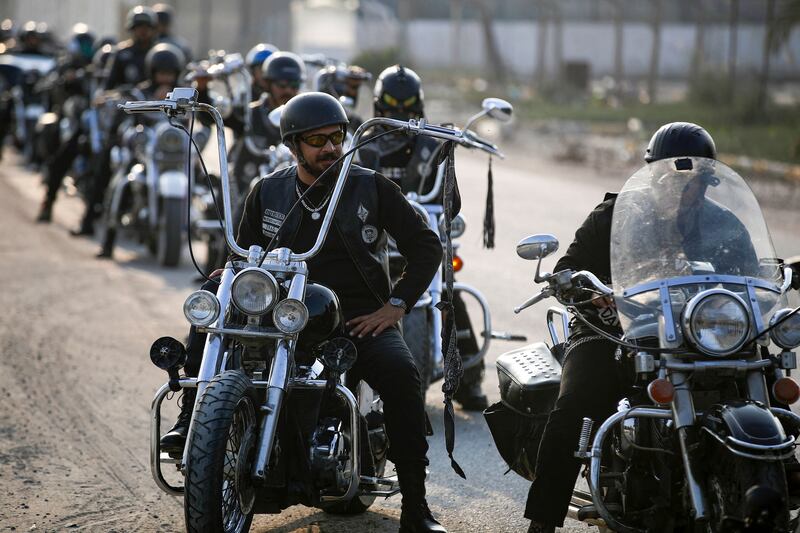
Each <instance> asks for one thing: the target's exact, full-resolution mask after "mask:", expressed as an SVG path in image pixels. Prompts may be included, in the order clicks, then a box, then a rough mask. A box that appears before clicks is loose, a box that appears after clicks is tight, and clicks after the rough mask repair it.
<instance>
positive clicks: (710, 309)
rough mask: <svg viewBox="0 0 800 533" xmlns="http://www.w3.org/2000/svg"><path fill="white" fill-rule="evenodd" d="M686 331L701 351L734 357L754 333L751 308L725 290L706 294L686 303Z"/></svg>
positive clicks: (684, 325)
mask: <svg viewBox="0 0 800 533" xmlns="http://www.w3.org/2000/svg"><path fill="white" fill-rule="evenodd" d="M683 330H684V333H685V334H686V337H687V338H688V339H689V341H690V342H691V343H692V344H694V345H695V346H696V347H697V349H698V350H700V351H701V352H703V353H705V354H707V355H711V356H725V355H730V354H732V353H735V352H736V351H737V350H739V349H740V348H741V347H742V346H743V345H744V343H745V342H746V341H747V337H748V333H749V332H750V315H749V313H748V311H747V305H746V304H745V303H744V300H742V299H741V298H740V297H739V296H737V295H736V294H734V293H732V292H731V291H727V290H725V289H712V290H708V291H703V292H701V293H700V294H698V295H697V296H695V297H694V298H692V299H691V300H689V303H688V304H686V307H685V308H684V311H683Z"/></svg>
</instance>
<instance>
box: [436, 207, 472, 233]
mask: <svg viewBox="0 0 800 533" xmlns="http://www.w3.org/2000/svg"><path fill="white" fill-rule="evenodd" d="M465 231H467V221H466V220H464V216H463V215H462V214H461V213H459V214H457V215H456V216H455V217H453V220H452V221H451V222H450V238H452V239H458V238H459V237H461V236H462V235H464V232H465ZM439 235H444V215H441V216H440V217H439Z"/></svg>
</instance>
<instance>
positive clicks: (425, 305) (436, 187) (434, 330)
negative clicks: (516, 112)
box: [389, 98, 526, 394]
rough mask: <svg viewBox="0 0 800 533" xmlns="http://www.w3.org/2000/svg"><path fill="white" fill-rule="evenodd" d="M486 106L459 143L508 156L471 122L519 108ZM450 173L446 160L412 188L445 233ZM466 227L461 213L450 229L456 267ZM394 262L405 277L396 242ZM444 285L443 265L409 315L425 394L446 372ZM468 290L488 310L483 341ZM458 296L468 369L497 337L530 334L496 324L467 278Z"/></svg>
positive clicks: (419, 206)
mask: <svg viewBox="0 0 800 533" xmlns="http://www.w3.org/2000/svg"><path fill="white" fill-rule="evenodd" d="M482 107H483V109H482V111H480V112H479V113H477V114H476V115H474V116H473V117H472V118H470V119H469V120H468V121H467V124H466V126H465V127H464V128H462V129H461V131H462V133H463V141H462V142H461V143H459V146H463V147H465V148H468V149H475V150H481V151H483V152H486V153H488V154H490V155H492V156H498V157H500V158H503V157H504V155H503V153H502V152H500V150H499V149H498V148H497V146H495V145H494V144H492V143H490V142H489V141H487V140H485V139H482V138H481V137H479V136H478V135H477V134H476V133H474V132H473V131H472V130H470V129H469V127H470V126H471V125H472V124H474V123H475V122H476V121H477V120H479V119H480V118H482V117H485V116H489V117H492V118H494V119H496V120H499V121H501V122H507V121H509V120H510V119H511V115H512V113H513V108H512V107H511V104H509V103H508V102H505V101H504V100H500V99H499V98H487V99H485V100H484V101H483V104H482ZM440 148H441V145H440ZM437 159H438V157H437V154H434V155H433V156H431V157H430V158H429V159H428V161H429V162H430V164H435V161H436V160H437ZM444 173H445V164H444V163H441V164H439V165H438V167H437V170H436V177H435V181H434V183H433V184H427V183H425V180H424V179H423V180H421V181H420V183H419V185H418V187H417V190H416V191H413V192H409V193H407V194H406V198H407V199H408V201H409V203H411V205H412V206H414V208H415V209H416V210H417V211H418V212H419V214H420V216H422V217H423V218H424V219H425V220H427V221H428V225H429V227H430V228H431V230H433V231H434V232H435V233H436V234H437V235H438V236H439V237H440V239H443V238H444V220H443V218H442V217H443V211H444V209H443V207H442V200H441V199H442V190H443V189H442V188H443V184H444ZM420 175H422V176H427V175H429V172H428V171H427V169H426V170H422V171H421V172H420ZM423 191H427V192H423ZM465 231H466V221H465V219H464V216H463V215H462V214H460V213H459V214H458V215H456V216H455V217H454V218H453V221H452V223H451V233H450V237H451V238H452V239H454V242H453V253H454V257H453V270H454V272H459V271H460V270H461V269H462V268H463V266H464V261H463V259H462V258H461V257H460V256H459V255H458V248H459V243H458V242H455V239H458V238H460V237H461V236H463V235H464V232H465ZM389 265H390V271H391V272H392V275H393V278H395V279H394V281H395V282H396V279H397V278H399V276H400V274H402V272H403V268H404V266H405V260H404V259H403V257H402V255H400V253H399V252H398V251H397V249H396V248H394V247H391V248H390V254H389ZM442 285H443V283H442V269H441V268H440V269H439V272H438V273H437V275H436V276H434V278H433V279H432V280H431V283H430V285H429V286H428V289H427V290H426V292H425V294H423V296H422V298H420V300H419V301H418V302H417V303H416V304H415V305H414V308H413V309H412V310H411V312H410V313H409V314H408V315H406V316H405V317H404V318H403V338H404V339H405V341H406V344H407V345H408V348H409V350H411V354H412V355H413V356H414V360H415V361H416V363H417V368H418V369H419V371H420V378H421V381H422V391H423V394H425V392H427V390H428V387H429V386H430V384H431V383H435V382H436V381H439V380H440V379H442V378H443V376H444V360H443V356H442V329H441V328H442V320H441V314H440V313H439V311H438V309H437V308H436V304H438V303H439V302H440V301H441V297H442ZM465 296H468V297H470V298H472V299H473V300H474V301H475V302H476V303H477V305H478V308H479V309H480V310H481V312H482V320H481V322H480V323H481V324H482V325H483V331H482V332H481V334H480V336H481V337H482V338H483V339H482V342H481V343H480V344H479V343H478V336H477V335H475V331H474V328H473V325H472V321H471V319H470V316H469V311H468V309H467V306H466V304H465V301H464V300H465V299H464V297H465ZM453 300H454V306H455V311H456V337H457V339H458V344H459V346H458V347H459V352H460V353H461V355H462V366H463V368H464V370H465V371H466V370H469V369H471V368H474V367H476V366H477V365H479V364H481V362H482V361H483V358H484V356H485V355H486V353H487V352H488V351H489V345H490V340H491V339H500V340H511V341H525V340H526V338H525V337H524V336H521V335H515V334H512V333H507V332H500V331H493V330H492V318H491V312H490V309H489V304H488V302H487V300H486V298H485V297H484V296H483V294H482V293H481V292H480V291H479V290H478V289H476V288H475V287H472V286H471V285H468V284H466V283H460V282H456V283H454V284H453Z"/></svg>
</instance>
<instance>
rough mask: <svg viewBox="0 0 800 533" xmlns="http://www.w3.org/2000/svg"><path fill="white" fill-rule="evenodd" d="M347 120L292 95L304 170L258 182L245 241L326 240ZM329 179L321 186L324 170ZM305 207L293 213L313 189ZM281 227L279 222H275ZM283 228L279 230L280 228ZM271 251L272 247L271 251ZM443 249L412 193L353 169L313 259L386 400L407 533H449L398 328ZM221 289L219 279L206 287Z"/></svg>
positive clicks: (322, 101)
mask: <svg viewBox="0 0 800 533" xmlns="http://www.w3.org/2000/svg"><path fill="white" fill-rule="evenodd" d="M346 127H347V116H346V114H345V112H344V109H343V108H342V106H341V104H340V103H339V102H338V101H337V100H336V99H335V98H333V97H331V96H330V95H327V94H324V93H319V92H311V93H306V94H302V95H300V96H297V97H296V98H294V99H292V100H291V101H290V102H289V103H288V104H287V105H286V108H285V109H284V111H283V114H282V115H281V135H282V139H283V142H284V143H285V144H286V145H287V146H289V147H290V149H291V150H292V153H293V154H294V156H295V157H296V159H297V161H298V164H297V165H295V166H291V167H289V168H286V169H283V170H280V171H278V172H275V173H273V174H271V175H270V176H269V177H268V178H265V179H262V180H261V181H259V182H258V184H257V185H256V187H255V188H254V189H253V190H252V192H251V193H250V195H249V196H248V198H247V203H246V207H245V213H244V217H243V218H242V221H241V223H240V225H239V233H238V237H237V242H238V244H239V245H240V246H242V247H244V248H249V247H250V246H251V245H254V244H255V245H259V246H262V247H267V246H268V245H272V246H271V249H274V248H279V247H289V248H291V249H293V250H308V249H310V248H311V247H312V246H313V244H314V242H315V240H316V238H317V235H318V234H319V231H320V228H321V223H322V217H320V216H319V213H318V212H317V211H319V210H320V209H323V208H324V206H325V205H326V204H327V202H328V201H329V200H330V194H331V192H332V188H333V184H334V183H335V181H336V178H337V175H338V173H336V171H337V170H338V169H339V168H340V166H339V165H340V164H339V163H336V160H337V159H338V158H339V157H340V156H341V155H342V143H343V141H344V133H345V129H346ZM327 169H330V171H329V172H328V173H327V174H326V175H325V176H326V177H325V178H323V179H322V180H320V181H319V183H318V184H317V185H316V186H313V185H314V183H315V180H316V179H317V178H319V177H320V176H321V175H322V173H323V172H324V171H326V170H327ZM312 186H313V188H312V190H311V192H310V193H309V194H308V195H307V197H305V198H303V199H302V203H301V205H298V206H296V208H295V209H294V210H293V211H290V209H291V207H292V205H293V204H295V203H296V202H297V200H298V195H299V194H303V193H304V192H305V191H307V190H308V188H309V187H312ZM273 224H275V225H273ZM276 225H277V226H280V228H277V227H276ZM387 233H391V234H392V235H393V236H394V238H395V239H396V240H397V243H398V248H399V250H400V251H401V253H403V255H404V256H405V257H406V259H407V261H408V266H407V267H406V271H405V275H404V276H403V278H402V280H401V281H400V282H399V283H398V284H397V285H396V286H395V287H394V289H392V287H391V285H390V283H389V276H388V272H387V267H386V256H387V254H388V250H387ZM265 251H268V250H266V249H265ZM441 257H442V247H441V244H440V243H439V239H438V238H437V237H436V235H435V233H433V232H432V231H430V229H428V227H427V225H426V224H425V222H424V221H423V220H422V218H421V217H420V216H419V215H417V213H416V212H415V211H414V209H413V208H412V207H411V206H410V205H409V203H408V202H407V201H406V200H405V198H404V197H403V194H402V193H401V192H400V189H399V188H398V187H397V186H395V185H394V184H392V183H391V182H390V181H389V180H387V179H386V178H384V177H383V176H381V175H380V174H377V173H376V172H373V171H371V170H368V169H365V168H361V167H358V166H353V167H352V168H351V171H350V176H349V181H348V185H347V187H346V188H345V189H344V193H343V194H342V197H341V201H340V203H339V207H338V209H337V213H336V216H335V218H334V222H333V227H332V228H331V231H330V233H329V234H328V237H327V240H326V242H325V244H324V245H323V248H322V251H321V252H320V253H319V254H318V255H317V256H316V257H314V258H312V259H310V260H309V261H308V268H309V277H310V278H312V279H314V280H316V281H317V282H319V283H321V284H323V285H327V286H328V287H330V288H331V289H333V290H334V292H336V293H337V295H338V296H339V299H340V301H341V304H342V310H343V314H344V316H345V319H346V320H347V323H346V325H347V328H348V330H349V332H350V335H351V338H352V340H353V342H354V343H355V344H356V347H357V349H358V360H357V362H356V365H355V366H354V367H353V370H351V372H354V373H355V374H356V375H358V376H359V377H360V378H361V379H364V380H365V381H366V382H367V383H369V384H370V385H371V386H372V387H373V388H374V389H376V390H377V391H378V392H379V393H380V395H381V398H382V400H383V402H384V414H385V420H386V428H387V432H388V434H389V441H390V443H391V444H390V449H389V457H390V459H391V460H392V462H393V463H394V464H395V467H396V470H397V474H398V479H399V481H400V490H401V492H402V494H403V505H402V514H401V517H400V531H401V532H405V533H413V532H445V531H446V530H445V529H444V528H443V527H442V526H441V525H440V524H439V523H438V522H437V521H436V520H435V519H434V518H433V516H432V514H431V512H430V509H429V508H428V505H427V503H426V501H425V466H426V464H428V461H427V459H426V453H427V449H428V444H427V442H426V440H425V413H424V399H423V397H422V392H421V390H420V377H419V373H418V371H417V368H416V365H415V364H414V361H413V358H412V356H411V353H410V352H409V351H408V348H407V346H406V344H405V342H404V341H403V337H402V335H401V334H400V332H399V330H398V329H397V323H398V322H399V320H400V319H401V318H402V316H403V315H404V314H405V313H406V312H407V310H408V309H410V308H412V307H413V306H414V303H415V302H416V301H417V299H418V298H419V297H420V295H421V294H422V292H423V291H424V290H425V288H426V287H427V285H428V282H429V281H430V278H431V277H432V276H433V275H434V274H435V272H436V270H437V268H438V265H439V262H440V261H441ZM206 287H207V288H209V289H210V290H213V283H211V282H209V283H206ZM203 337H204V335H198V334H197V333H196V332H195V331H194V330H193V331H192V333H191V334H190V339H189V345H188V347H187V351H188V352H189V360H188V362H187V365H186V372H187V375H192V376H196V375H197V371H198V367H199V363H200V360H201V358H202V350H203V345H204V343H205V339H204V338H203ZM192 392H193V390H192V389H188V390H187V392H186V393H185V394H186V395H187V398H185V399H184V402H183V407H182V411H181V415H180V417H179V419H178V423H177V424H176V425H175V427H174V428H173V429H172V430H171V431H170V432H169V433H167V434H166V435H164V436H163V437H162V440H161V444H162V449H164V450H165V451H172V452H178V453H180V452H181V451H182V450H183V446H184V444H185V437H186V432H187V429H188V424H189V419H190V417H191V411H192V404H193V398H191V396H190V395H191V394H192Z"/></svg>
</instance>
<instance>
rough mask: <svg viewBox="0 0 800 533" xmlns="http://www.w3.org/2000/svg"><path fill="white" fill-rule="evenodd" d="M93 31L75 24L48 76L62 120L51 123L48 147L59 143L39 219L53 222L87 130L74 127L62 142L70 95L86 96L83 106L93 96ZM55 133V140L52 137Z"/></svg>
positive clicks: (50, 164) (47, 175)
mask: <svg viewBox="0 0 800 533" xmlns="http://www.w3.org/2000/svg"><path fill="white" fill-rule="evenodd" d="M94 40H95V36H94V32H92V31H91V30H90V29H89V27H88V26H87V25H86V24H82V23H79V24H76V25H75V26H73V28H72V36H71V37H70V39H69V41H68V42H67V49H66V53H65V54H64V55H63V56H62V57H61V58H59V62H58V67H57V68H56V71H55V72H53V73H52V74H51V75H50V76H48V77H49V78H50V79H51V80H52V83H51V84H50V85H49V91H50V101H51V102H52V105H53V111H54V112H55V113H56V114H57V116H58V118H59V121H58V122H56V123H55V124H52V125H51V127H50V129H51V130H52V135H51V136H47V141H48V144H49V145H50V146H49V147H48V148H50V149H51V150H52V149H53V148H55V147H56V146H57V147H58V149H57V150H56V151H55V153H52V155H51V156H50V157H49V158H48V159H47V160H46V161H45V178H46V180H47V191H46V192H45V197H44V200H43V201H42V207H41V209H40V210H39V215H38V216H37V218H36V221H37V222H50V219H51V216H52V211H53V203H55V200H56V196H57V195H58V190H59V189H60V188H61V182H62V181H63V180H64V176H65V175H66V173H67V171H68V170H69V167H70V165H72V162H73V161H74V160H75V158H76V157H77V156H78V140H79V138H80V136H81V135H83V134H85V132H84V131H83V129H82V128H81V127H80V126H77V127H75V128H74V133H73V134H72V136H71V138H69V139H63V142H61V143H60V144H59V141H58V137H59V123H60V119H61V118H63V114H64V104H65V103H66V101H67V100H68V99H73V101H75V99H85V101H87V104H84V105H82V106H78V107H80V108H84V107H85V105H88V98H89V97H90V94H89V91H90V83H89V82H90V79H91V73H90V69H89V65H90V64H91V61H92V56H93V53H94ZM70 118H71V119H72V120H80V116H77V117H70ZM52 137H55V140H53V139H52Z"/></svg>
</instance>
